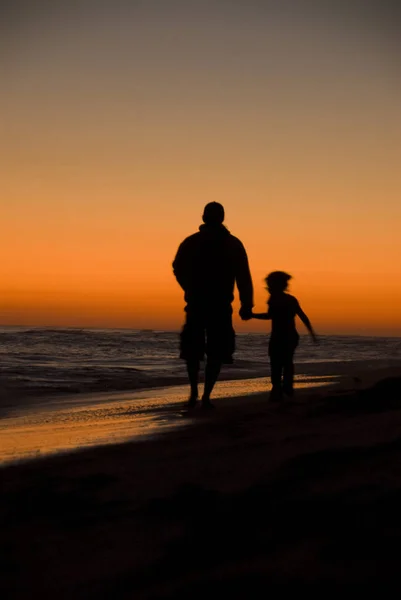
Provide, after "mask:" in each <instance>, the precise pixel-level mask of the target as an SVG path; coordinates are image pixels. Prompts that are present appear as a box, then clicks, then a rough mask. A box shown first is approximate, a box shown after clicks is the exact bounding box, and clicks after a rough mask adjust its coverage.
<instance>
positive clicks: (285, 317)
mask: <svg viewBox="0 0 401 600" xmlns="http://www.w3.org/2000/svg"><path fill="white" fill-rule="evenodd" d="M290 279H291V275H289V274H288V273H284V272H283V271H273V272H272V273H270V274H269V275H268V276H267V277H266V279H265V281H266V284H267V290H268V292H269V294H270V296H269V299H268V302H267V307H268V310H267V312H266V313H254V312H252V318H254V319H262V320H268V319H270V320H271V322H272V329H271V336H270V342H269V356H270V373H271V381H272V391H271V396H270V398H271V400H272V401H280V400H281V399H282V397H283V393H284V394H285V395H286V396H289V397H292V396H293V395H294V352H295V349H296V347H297V346H298V342H299V335H298V332H297V330H296V327H295V317H296V316H297V315H298V317H299V318H300V319H301V321H302V322H303V323H304V325H305V326H306V328H307V329H308V331H309V333H310V334H311V336H312V339H313V341H314V342H315V343H317V338H316V335H315V332H314V331H313V329H312V325H311V323H310V321H309V319H308V317H307V316H306V314H305V313H304V312H303V310H302V309H301V307H300V305H299V302H298V300H297V299H296V298H295V297H294V296H291V294H288V293H287V292H286V290H287V288H288V282H289V280H290Z"/></svg>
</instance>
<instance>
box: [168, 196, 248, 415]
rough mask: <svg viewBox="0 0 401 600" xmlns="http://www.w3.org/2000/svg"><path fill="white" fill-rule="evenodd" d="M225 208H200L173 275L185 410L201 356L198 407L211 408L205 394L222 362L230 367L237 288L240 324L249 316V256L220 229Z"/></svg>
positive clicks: (195, 388) (193, 394)
mask: <svg viewBox="0 0 401 600" xmlns="http://www.w3.org/2000/svg"><path fill="white" fill-rule="evenodd" d="M223 221H224V208H223V206H222V205H221V204H219V203H218V202H210V203H209V204H207V205H206V206H205V208H204V212H203V222H204V224H203V225H201V226H200V227H199V232H197V233H195V234H193V235H191V236H189V237H187V238H186V239H185V240H184V241H183V242H182V244H181V245H180V246H179V248H178V251H177V255H176V257H175V259H174V262H173V270H174V275H175V277H176V279H177V281H178V283H179V284H180V286H181V287H182V289H183V290H184V292H185V296H184V298H185V302H186V307H185V312H186V322H185V325H184V327H183V329H182V332H181V348H180V349H181V353H180V357H181V358H183V359H184V360H185V361H186V363H187V371H188V378H189V383H190V386H191V394H190V397H189V400H188V406H189V407H195V406H196V403H197V399H198V382H199V368H200V361H201V360H203V359H204V355H205V353H206V356H207V362H206V368H205V385H204V392H203V396H202V406H203V407H205V408H209V407H212V406H213V405H212V403H211V402H210V394H211V392H212V390H213V387H214V384H215V383H216V381H217V378H218V376H219V373H220V369H221V365H222V364H223V363H228V364H230V363H232V362H233V359H232V355H233V353H234V350H235V332H234V329H233V326H232V307H231V304H232V301H233V299H234V285H235V283H236V284H237V287H238V291H239V297H240V302H241V309H240V311H239V314H240V316H241V318H242V319H243V320H248V319H250V318H251V316H252V307H253V286H252V278H251V274H250V271H249V265H248V257H247V254H246V251H245V248H244V246H243V244H242V243H241V242H240V240H239V239H238V238H236V237H234V236H233V235H231V233H230V232H229V231H228V229H227V228H226V227H225V226H224V225H223Z"/></svg>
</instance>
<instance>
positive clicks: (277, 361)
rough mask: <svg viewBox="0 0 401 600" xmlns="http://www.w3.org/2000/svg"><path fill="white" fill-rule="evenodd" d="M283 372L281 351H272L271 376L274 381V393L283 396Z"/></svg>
mask: <svg viewBox="0 0 401 600" xmlns="http://www.w3.org/2000/svg"><path fill="white" fill-rule="evenodd" d="M282 372H283V363H282V358H281V355H280V353H278V352H271V353H270V376H271V381H272V394H273V395H274V396H281V375H282Z"/></svg>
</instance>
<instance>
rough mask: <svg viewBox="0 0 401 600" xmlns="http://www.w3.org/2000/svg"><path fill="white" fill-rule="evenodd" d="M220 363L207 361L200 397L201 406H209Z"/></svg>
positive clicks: (211, 360)
mask: <svg viewBox="0 0 401 600" xmlns="http://www.w3.org/2000/svg"><path fill="white" fill-rule="evenodd" d="M220 369H221V362H220V361H217V360H213V359H208V360H207V363H206V367H205V386H204V391H203V396H202V405H203V406H211V402H210V395H211V393H212V391H213V388H214V384H215V383H216V381H217V378H218V376H219V374H220Z"/></svg>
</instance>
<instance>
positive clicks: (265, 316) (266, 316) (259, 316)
mask: <svg viewBox="0 0 401 600" xmlns="http://www.w3.org/2000/svg"><path fill="white" fill-rule="evenodd" d="M252 319H260V320H261V321H268V320H269V319H271V315H270V309H269V310H268V311H267V312H264V313H254V312H252Z"/></svg>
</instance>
